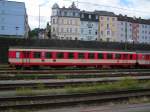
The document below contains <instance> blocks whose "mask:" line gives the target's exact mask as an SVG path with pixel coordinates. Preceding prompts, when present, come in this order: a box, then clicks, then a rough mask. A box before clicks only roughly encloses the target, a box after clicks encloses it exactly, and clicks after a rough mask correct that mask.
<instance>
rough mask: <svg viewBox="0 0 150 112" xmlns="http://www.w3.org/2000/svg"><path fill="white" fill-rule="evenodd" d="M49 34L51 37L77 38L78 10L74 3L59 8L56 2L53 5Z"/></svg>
mask: <svg viewBox="0 0 150 112" xmlns="http://www.w3.org/2000/svg"><path fill="white" fill-rule="evenodd" d="M51 35H52V38H53V39H62V40H63V39H65V40H79V37H80V10H79V9H78V8H76V6H75V4H74V3H72V5H71V6H70V7H69V8H65V7H63V8H59V6H58V4H54V5H53V7H52V16H51Z"/></svg>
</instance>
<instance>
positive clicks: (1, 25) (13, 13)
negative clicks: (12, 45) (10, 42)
mask: <svg viewBox="0 0 150 112" xmlns="http://www.w3.org/2000/svg"><path fill="white" fill-rule="evenodd" d="M28 31H29V26H28V17H27V13H26V8H25V3H23V2H14V1H6V0H1V1H0V36H1V37H22V38H24V37H28Z"/></svg>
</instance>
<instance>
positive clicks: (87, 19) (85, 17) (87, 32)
mask: <svg viewBox="0 0 150 112" xmlns="http://www.w3.org/2000/svg"><path fill="white" fill-rule="evenodd" d="M80 20H81V25H80V40H85V41H95V40H98V20H99V18H98V15H97V14H95V13H94V12H86V11H82V12H81V13H80Z"/></svg>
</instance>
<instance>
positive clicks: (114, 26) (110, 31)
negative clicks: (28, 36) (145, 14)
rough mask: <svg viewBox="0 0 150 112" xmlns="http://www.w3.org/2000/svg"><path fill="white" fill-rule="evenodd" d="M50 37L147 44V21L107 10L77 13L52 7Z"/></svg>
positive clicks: (149, 33) (72, 8) (73, 8)
mask: <svg viewBox="0 0 150 112" xmlns="http://www.w3.org/2000/svg"><path fill="white" fill-rule="evenodd" d="M51 36H52V38H54V39H65V40H84V41H111V42H129V43H150V20H146V19H141V18H135V17H133V18H132V17H128V16H126V15H125V16H122V15H121V14H120V15H116V14H114V13H113V12H108V11H93V12H88V11H80V10H79V9H78V8H77V7H76V6H75V4H74V3H73V4H72V5H71V6H70V7H68V8H65V7H63V8H59V6H58V4H54V5H53V7H52V16H51Z"/></svg>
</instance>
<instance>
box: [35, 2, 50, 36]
mask: <svg viewBox="0 0 150 112" xmlns="http://www.w3.org/2000/svg"><path fill="white" fill-rule="evenodd" d="M47 3H49V1H48V0H47V1H46V2H44V3H42V4H39V31H38V36H39V33H40V28H41V7H42V6H44V5H46V4H47Z"/></svg>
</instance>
